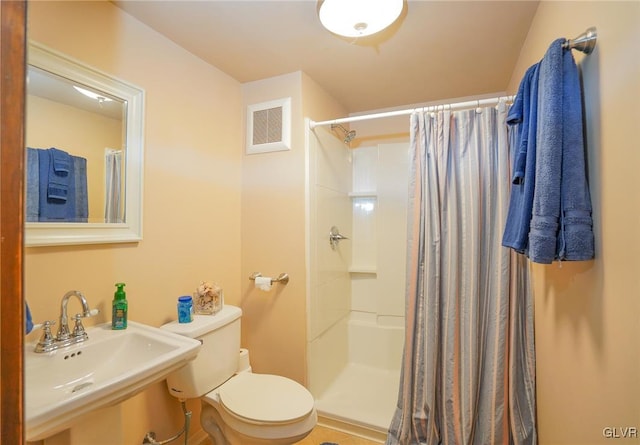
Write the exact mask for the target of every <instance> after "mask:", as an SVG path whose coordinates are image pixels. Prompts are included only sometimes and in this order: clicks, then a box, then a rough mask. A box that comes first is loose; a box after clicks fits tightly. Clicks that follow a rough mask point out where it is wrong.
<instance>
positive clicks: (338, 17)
mask: <svg viewBox="0 0 640 445" xmlns="http://www.w3.org/2000/svg"><path fill="white" fill-rule="evenodd" d="M402 7H403V0H324V1H323V2H322V4H321V5H320V10H319V12H318V15H319V17H320V22H321V23H322V25H323V26H324V27H325V28H327V29H328V30H329V31H331V32H332V33H334V34H338V35H341V36H344V37H364V36H369V35H371V34H375V33H377V32H379V31H382V30H383V29H385V28H386V27H388V26H389V25H391V24H392V23H393V22H395V21H396V19H397V18H398V17H399V16H400V13H401V12H402Z"/></svg>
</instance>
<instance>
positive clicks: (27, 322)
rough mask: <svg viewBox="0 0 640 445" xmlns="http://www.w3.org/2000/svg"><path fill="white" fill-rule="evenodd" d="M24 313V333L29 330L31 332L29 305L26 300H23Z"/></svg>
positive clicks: (31, 320) (31, 322)
mask: <svg viewBox="0 0 640 445" xmlns="http://www.w3.org/2000/svg"><path fill="white" fill-rule="evenodd" d="M24 313H25V317H24V318H25V327H24V332H25V334H28V333H29V332H31V331H32V330H33V319H32V318H31V311H30V310H29V305H28V304H27V301H26V300H25V302H24Z"/></svg>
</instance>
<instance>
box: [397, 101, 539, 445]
mask: <svg viewBox="0 0 640 445" xmlns="http://www.w3.org/2000/svg"><path fill="white" fill-rule="evenodd" d="M506 114H507V106H506V105H505V104H504V103H500V104H499V105H498V107H497V108H483V109H481V110H480V109H479V110H465V111H456V112H453V111H440V112H437V113H428V112H416V113H414V114H412V116H411V149H412V160H411V163H412V172H411V178H410V189H411V190H410V197H409V212H410V215H409V233H408V252H407V288H406V338H405V347H404V356H403V363H402V376H401V381H400V390H399V396H398V406H397V409H396V412H395V415H394V417H393V420H392V422H391V425H390V428H389V434H388V438H387V442H386V443H387V444H388V445H396V444H401V445H414V444H415V445H417V444H428V445H435V444H444V445H454V444H455V445H471V444H475V445H490V444H535V443H536V441H537V438H536V429H535V423H536V420H535V410H536V408H535V351H534V336H533V296H532V290H531V287H530V282H529V269H528V264H527V260H526V259H525V258H524V257H522V256H520V255H519V254H516V253H513V252H512V251H510V249H507V248H504V247H502V246H501V245H500V243H501V238H502V232H503V229H504V221H505V218H506V214H507V208H508V204H509V184H510V179H509V178H510V171H509V157H510V156H509V143H508V138H509V135H508V133H507V126H506V125H505V119H506Z"/></svg>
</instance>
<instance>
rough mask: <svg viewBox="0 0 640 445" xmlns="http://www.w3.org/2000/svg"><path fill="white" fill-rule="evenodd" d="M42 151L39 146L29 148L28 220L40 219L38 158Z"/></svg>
mask: <svg viewBox="0 0 640 445" xmlns="http://www.w3.org/2000/svg"><path fill="white" fill-rule="evenodd" d="M40 151H41V150H39V149H37V148H27V189H26V190H27V215H26V218H27V222H34V221H38V209H39V208H40V203H39V200H40V192H39V190H40V180H39V177H40V175H39V171H38V170H39V168H40V167H39V161H38V158H39V156H40Z"/></svg>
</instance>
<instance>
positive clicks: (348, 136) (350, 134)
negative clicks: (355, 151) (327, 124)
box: [331, 124, 356, 144]
mask: <svg viewBox="0 0 640 445" xmlns="http://www.w3.org/2000/svg"><path fill="white" fill-rule="evenodd" d="M336 128H339V129H340V130H342V132H343V133H344V139H342V142H344V143H345V144H348V143H349V142H351V141H352V140H354V139H355V137H356V130H351V131H349V130H347V129H346V128H344V127H343V126H342V125H340V124H331V129H332V130H335V129H336Z"/></svg>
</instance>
